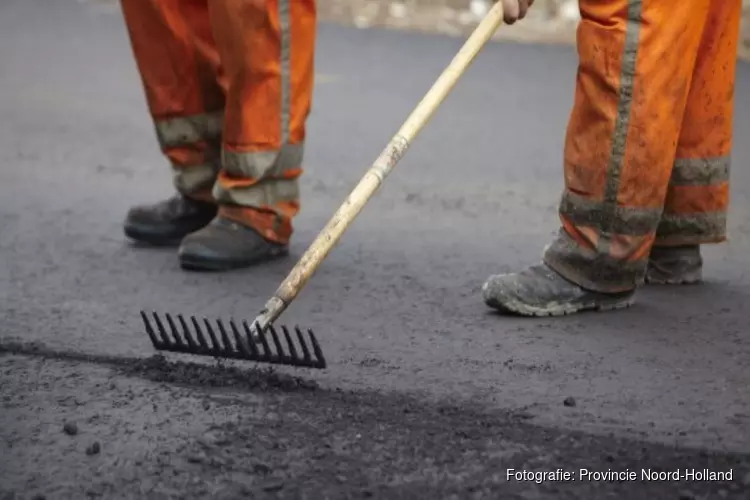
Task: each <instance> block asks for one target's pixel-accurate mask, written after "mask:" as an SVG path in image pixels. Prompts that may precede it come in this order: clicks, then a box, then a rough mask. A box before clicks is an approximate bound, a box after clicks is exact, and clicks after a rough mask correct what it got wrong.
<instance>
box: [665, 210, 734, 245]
mask: <svg viewBox="0 0 750 500" xmlns="http://www.w3.org/2000/svg"><path fill="white" fill-rule="evenodd" d="M726 231H727V214H726V212H709V213H701V214H679V215H676V214H664V216H663V217H662V219H661V222H660V223H659V227H658V229H657V230H656V238H657V240H669V239H679V240H683V239H684V240H686V241H689V242H698V243H699V242H702V241H706V240H714V239H716V238H723V237H724V236H725V235H726Z"/></svg>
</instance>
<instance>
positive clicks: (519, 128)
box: [0, 0, 750, 498]
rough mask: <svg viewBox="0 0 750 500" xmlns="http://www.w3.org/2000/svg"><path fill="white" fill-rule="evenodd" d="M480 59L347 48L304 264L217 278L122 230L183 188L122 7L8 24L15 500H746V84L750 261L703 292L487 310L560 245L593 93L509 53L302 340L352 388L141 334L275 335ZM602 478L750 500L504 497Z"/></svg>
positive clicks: (339, 259) (2, 310)
mask: <svg viewBox="0 0 750 500" xmlns="http://www.w3.org/2000/svg"><path fill="white" fill-rule="evenodd" d="M504 29H508V28H504ZM461 43H462V40H460V39H453V38H447V37H440V36H429V35H417V34H406V33H398V32H390V31H380V30H366V31H362V30H357V29H353V28H345V27H338V26H330V25H322V26H321V27H320V35H319V46H318V47H319V52H318V63H317V74H318V77H319V79H318V81H319V84H318V86H317V88H316V93H315V102H314V110H313V114H312V116H311V118H310V121H309V140H308V149H307V159H306V173H305V175H304V176H303V180H302V189H303V199H302V212H301V214H300V215H299V217H298V218H297V219H296V222H295V227H296V232H295V236H294V242H293V248H292V255H291V256H290V257H289V258H287V259H284V260H281V261H278V262H275V263H273V264H272V265H269V266H267V267H262V268H256V269H251V270H246V271H241V272H233V273H225V274H195V273H188V272H184V271H182V270H180V269H179V267H178V264H177V259H176V255H175V252H174V249H148V248H138V247H135V246H133V245H131V244H129V243H128V242H127V241H126V240H125V238H124V236H123V234H122V228H121V223H122V220H123V217H124V215H125V213H126V211H127V209H128V208H129V207H130V206H131V205H132V204H134V203H141V202H151V201H156V200H158V199H160V198H162V197H165V196H168V195H170V194H171V192H172V191H171V180H170V172H169V169H168V167H167V164H166V162H165V160H164V159H163V158H162V157H161V156H160V154H159V151H158V148H157V144H156V140H155V136H154V132H153V128H152V126H151V124H150V122H149V118H148V114H147V110H146V106H145V102H144V98H143V95H142V88H141V85H140V82H139V79H138V74H137V72H136V68H135V65H134V62H133V59H132V56H131V53H130V47H129V45H128V40H127V37H126V34H125V30H124V26H123V24H122V20H121V17H120V15H119V12H118V10H117V9H116V8H115V7H113V6H112V5H111V4H108V3H106V2H105V3H99V2H75V1H72V0H64V1H63V0H60V1H52V0H48V1H42V0H5V1H4V2H2V3H1V4H0V117H2V119H0V252H1V253H0V255H1V258H0V350H2V351H3V352H4V353H5V355H4V356H2V357H0V373H1V374H2V375H0V389H2V393H1V394H0V405H2V406H0V408H2V411H1V412H0V438H2V440H0V443H2V444H3V445H5V446H6V450H5V451H4V452H2V458H0V497H2V494H3V493H4V492H5V493H7V494H8V498H12V494H14V493H15V494H17V495H18V496H17V497H18V498H26V495H28V497H29V498H31V496H32V495H34V494H43V495H46V497H47V498H81V495H83V494H84V493H87V494H89V495H90V496H99V497H103V498H138V497H144V498H145V497H153V498H161V497H169V496H170V495H174V496H180V495H181V496H183V497H189V498H201V497H205V496H206V495H210V494H217V495H223V497H231V496H232V495H247V494H250V493H256V494H259V495H270V496H281V497H288V498H300V497H303V496H304V495H305V494H307V495H310V498H326V497H347V495H353V496H357V495H363V496H378V497H383V498H400V497H403V498H417V497H419V498H422V497H424V498H437V497H449V496H450V495H452V494H456V495H458V496H460V497H461V498H465V497H476V498H486V497H487V496H486V495H488V494H489V493H488V492H494V495H499V494H501V493H502V494H503V495H504V496H503V498H610V497H611V498H683V497H684V498H722V497H724V498H747V497H745V496H744V495H747V494H748V493H747V491H748V487H750V475H748V472H750V460H749V459H748V458H747V457H748V455H739V456H738V455H724V454H725V453H727V454H729V453H735V454H736V453H740V454H747V453H748V452H750V393H749V392H748V389H747V387H748V367H750V332H749V331H748V321H747V310H748V304H750V272H749V271H750V269H749V266H748V262H750V259H749V258H748V254H749V253H750V210H749V208H750V168H748V166H750V143H749V142H748V140H747V139H748V137H750V115H749V114H748V112H747V111H748V110H749V109H750V67H749V66H748V65H747V64H745V63H741V64H740V66H739V70H738V81H737V84H736V108H735V109H736V117H735V130H736V140H735V147H734V152H733V164H734V168H733V171H732V176H733V182H734V184H733V188H732V206H731V214H730V219H729V220H730V223H729V224H730V237H731V241H730V242H728V243H727V244H724V245H722V246H718V247H714V248H709V249H706V251H705V258H706V271H705V274H706V278H707V281H706V283H704V284H703V285H701V286H694V287H682V288H669V287H662V288H658V287H657V288H647V289H644V290H642V291H641V292H640V294H639V302H638V303H637V305H636V306H635V307H633V308H631V309H629V310H626V311H621V312H615V313H607V314H586V315H580V316H573V317H569V318H562V319H518V318H506V317H502V316H498V315H495V314H493V313H491V312H490V311H489V310H488V309H487V308H486V307H485V305H484V304H483V303H482V301H481V293H480V286H481V284H482V282H483V281H484V279H485V278H486V277H487V276H488V275H489V274H492V273H496V272H501V271H508V270H512V269H517V268H519V267H521V266H525V265H527V264H530V263H533V262H535V261H537V260H538V259H539V257H540V255H541V251H542V248H543V246H544V245H545V244H546V243H547V242H548V241H549V240H550V238H551V237H552V235H553V233H554V232H555V231H556V229H557V225H558V219H557V215H556V209H557V200H558V198H559V193H560V189H561V186H562V171H561V164H562V159H561V158H562V157H561V154H562V145H563V138H564V133H565V126H566V121H567V117H568V112H569V110H570V106H571V103H572V95H573V86H574V80H575V70H576V54H575V51H574V49H573V48H570V47H556V46H530V45H528V46H524V45H513V44H491V45H490V46H488V47H487V48H486V49H485V50H484V51H483V52H482V54H481V55H480V56H479V57H478V58H477V60H476V62H475V63H474V65H473V66H472V67H471V69H470V70H469V72H468V73H467V74H466V75H465V76H464V78H463V79H462V80H461V81H460V83H459V85H458V86H457V88H456V89H455V91H454V92H453V94H451V96H449V98H448V99H447V100H446V102H445V103H444V104H443V106H442V107H441V108H440V110H439V111H438V112H437V114H436V115H435V117H434V119H433V121H432V122H431V123H430V124H429V125H428V126H427V127H426V128H425V129H424V131H423V133H422V134H421V136H420V137H419V138H418V140H417V141H416V142H415V143H414V145H413V146H412V148H411V150H410V151H409V152H408V154H407V155H406V157H405V158H404V159H402V161H401V162H400V163H399V165H398V166H397V168H396V170H395V171H394V172H393V174H392V175H391V176H390V177H389V178H388V179H387V181H386V183H385V185H384V186H383V188H382V190H381V191H380V193H379V194H378V195H377V196H376V197H375V198H374V199H373V200H372V201H371V202H370V203H369V204H368V205H367V206H366V207H365V209H364V211H363V212H362V214H361V215H360V217H359V218H358V219H357V221H356V222H355V223H354V224H353V226H352V227H351V228H350V230H349V231H348V232H347V233H346V234H345V235H344V237H343V239H342V241H341V243H340V245H339V246H338V247H337V248H336V249H335V250H334V251H333V252H332V253H331V254H330V256H329V257H328V259H327V260H326V262H325V263H324V264H323V266H322V267H321V268H320V270H319V271H318V273H317V274H316V275H315V276H314V277H313V279H312V280H311V281H310V282H309V284H308V285H307V286H306V287H305V288H304V290H303V291H302V293H301V294H300V295H299V297H298V298H297V300H296V301H295V302H294V303H293V304H292V306H291V307H290V309H289V310H288V311H287V312H286V313H285V314H284V316H283V317H282V319H281V320H280V322H281V323H287V324H291V325H295V324H299V325H301V326H303V327H309V328H312V329H314V330H315V332H316V333H317V335H318V337H319V338H320V340H321V343H322V346H323V349H324V351H325V353H326V355H327V357H328V361H329V364H330V366H329V368H328V369H327V370H326V371H323V372H315V371H307V370H293V369H286V368H282V369H279V370H277V371H276V373H277V375H273V374H270V375H269V374H266V373H257V372H255V371H253V370H250V371H246V372H243V373H242V374H238V373H237V372H233V371H227V370H225V369H208V368H203V369H201V368H197V367H196V366H194V365H184V366H183V365H177V366H175V367H173V370H172V371H170V370H169V369H168V367H167V366H165V365H163V364H160V363H158V362H157V361H154V360H150V361H139V360H146V359H147V358H148V357H149V356H151V355H153V354H154V352H153V350H152V347H151V345H150V343H149V341H148V338H147V337H146V335H145V333H144V332H143V329H142V325H141V323H140V318H139V314H138V313H139V310H140V309H141V308H146V309H149V310H156V311H159V312H170V313H184V314H196V315H199V316H204V315H205V316H208V317H221V318H230V317H234V318H246V319H251V318H252V317H254V316H255V314H256V313H257V312H258V310H259V308H260V307H262V305H263V303H264V302H265V300H266V299H267V298H268V297H269V296H270V295H271V294H272V293H273V292H274V291H275V289H276V287H277V286H278V284H279V283H280V282H281V280H282V279H283V278H284V277H285V275H286V272H287V271H288V270H289V269H290V268H291V266H292V265H293V264H294V263H295V260H296V258H298V257H299V256H300V255H301V254H302V252H303V251H304V250H305V248H306V247H307V245H308V244H309V243H310V242H311V241H312V239H313V238H314V236H315V235H316V234H317V232H318V230H320V229H321V228H322V226H323V225H324V224H325V222H326V221H327V220H328V218H329V217H330V216H331V215H332V214H333V212H334V210H335V209H336V208H337V207H338V205H339V204H340V203H341V202H342V201H343V199H344V197H345V196H346V195H347V194H348V193H349V191H350V190H351V189H352V188H353V186H354V185H355V183H356V182H357V181H358V180H359V178H360V177H361V175H362V174H363V173H364V172H365V169H366V168H367V167H368V166H369V165H370V163H371V162H372V161H373V160H374V159H375V157H376V156H377V155H378V154H379V153H380V150H381V149H382V147H383V146H385V144H386V143H387V141H388V140H389V139H390V137H391V136H392V134H393V133H395V131H396V130H397V129H398V127H399V126H400V125H401V123H402V122H403V120H404V119H405V118H406V117H407V115H408V114H409V113H410V112H411V110H412V109H413V107H414V106H415V105H416V104H417V102H418V101H419V100H420V99H421V97H422V96H423V95H424V93H425V92H426V90H427V89H428V88H429V87H430V85H432V83H433V82H434V79H435V78H436V77H437V76H438V75H439V73H440V72H441V71H442V69H443V68H444V67H445V65H446V64H447V63H448V62H449V61H450V59H451V58H452V57H453V55H454V54H455V53H456V51H457V50H458V49H459V48H460V46H461ZM169 359H170V360H174V359H179V360H180V361H185V359H183V358H174V357H171V356H170V357H169ZM191 361H192V360H191ZM238 366H240V367H242V368H243V369H245V370H247V369H248V366H246V365H242V364H240V365H238ZM249 368H253V367H252V366H251V367H249ZM289 375H293V376H295V377H299V378H296V379H295V378H287V377H288V376H289ZM566 398H572V400H574V401H575V404H574V405H566V404H563V401H564V400H566ZM569 401H570V399H569ZM66 421H75V422H76V423H77V424H78V426H79V432H78V434H75V435H68V434H65V433H64V432H63V430H62V426H63V424H64V422H66ZM620 439H625V441H621V440H620ZM94 441H96V442H98V443H99V446H100V450H98V452H97V450H95V449H94V448H90V454H87V453H85V449H86V448H87V447H89V446H93V442H94ZM675 447H677V448H675ZM714 453H718V455H714ZM582 467H583V468H589V469H591V470H605V471H606V470H607V469H612V470H617V471H621V470H625V469H627V468H630V469H631V470H637V471H638V472H639V474H640V469H641V468H648V467H661V468H663V469H668V470H672V469H676V468H696V469H703V468H705V467H709V468H711V469H712V470H725V469H726V470H729V469H730V468H732V467H733V468H734V469H733V473H734V476H733V478H732V480H731V481H728V482H726V483H723V484H722V483H714V482H700V481H698V482H689V481H688V482H685V483H680V484H678V483H676V482H670V481H656V482H648V481H626V482H624V483H616V482H607V481H604V482H602V481H599V482H592V481H583V482H582V481H578V482H549V481H548V482H545V483H543V484H535V483H533V482H518V481H508V480H507V478H506V474H505V470H506V468H515V469H518V470H522V469H525V470H538V471H549V470H555V469H557V468H563V469H566V470H568V469H569V470H574V471H576V473H577V471H578V469H580V468H582ZM149 492H150V493H149ZM709 493H710V496H701V495H709ZM149 495H150V496H149ZM160 495H162V496H160ZM607 495H610V496H607ZM680 495H682V496H680ZM715 495H719V496H715ZM495 497H496V496H495Z"/></svg>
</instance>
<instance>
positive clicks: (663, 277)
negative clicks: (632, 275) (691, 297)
mask: <svg viewBox="0 0 750 500" xmlns="http://www.w3.org/2000/svg"><path fill="white" fill-rule="evenodd" d="M702 279H703V257H701V247H700V245H688V246H682V247H654V248H652V249H651V255H650V256H649V260H648V269H647V271H646V283H652V284H657V285H688V284H694V283H699V282H700V281H702Z"/></svg>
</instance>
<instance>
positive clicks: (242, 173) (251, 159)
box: [221, 144, 305, 179]
mask: <svg viewBox="0 0 750 500" xmlns="http://www.w3.org/2000/svg"><path fill="white" fill-rule="evenodd" d="M304 151H305V145H304V144H285V145H284V146H283V147H282V148H281V150H280V151H258V152H254V153H241V152H240V153H238V152H235V151H228V150H226V149H225V150H223V151H222V153H221V154H222V164H223V165H224V169H225V170H226V171H227V172H228V173H229V174H230V175H234V176H237V177H251V178H253V179H265V178H267V177H280V176H281V175H282V174H283V173H284V172H285V171H287V170H291V169H294V168H300V167H301V166H302V157H303V155H304Z"/></svg>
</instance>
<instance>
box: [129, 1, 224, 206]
mask: <svg viewBox="0 0 750 500" xmlns="http://www.w3.org/2000/svg"><path fill="white" fill-rule="evenodd" d="M121 5H122V10H123V14H124V17H125V21H126V24H127V28H128V33H129V35H130V41H131V45H132V48H133V54H134V56H135V60H136V64H137V67H138V70H139V72H140V75H141V80H142V82H143V87H144V90H145V93H146V101H147V103H148V107H149V110H150V113H151V116H152V118H153V120H154V126H155V128H156V135H157V138H158V140H159V145H160V146H161V149H162V151H163V152H164V153H165V155H166V156H167V157H168V158H169V160H170V162H171V164H172V167H173V173H174V185H175V188H176V189H177V190H178V191H180V192H181V193H183V194H186V195H189V196H192V197H195V198H203V199H211V188H212V186H213V183H214V180H215V178H216V175H217V171H218V164H219V161H220V160H219V150H220V146H219V144H220V140H221V126H222V120H221V113H222V112H223V109H224V86H225V83H224V81H223V79H222V78H221V77H219V74H220V73H219V65H220V63H219V54H218V51H217V50H216V46H215V43H214V40H213V35H212V33H211V25H210V22H209V18H208V6H207V3H206V1H203V2H201V1H197V2H191V3H190V6H189V7H186V6H185V3H184V2H182V1H180V0H122V2H121Z"/></svg>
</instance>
